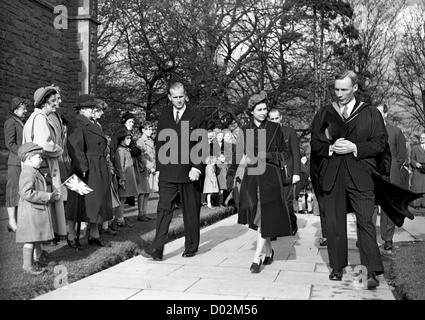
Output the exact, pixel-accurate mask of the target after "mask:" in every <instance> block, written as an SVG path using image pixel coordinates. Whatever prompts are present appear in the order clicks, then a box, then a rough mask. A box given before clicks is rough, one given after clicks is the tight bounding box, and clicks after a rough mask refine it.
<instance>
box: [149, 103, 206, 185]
mask: <svg viewBox="0 0 425 320" xmlns="http://www.w3.org/2000/svg"><path fill="white" fill-rule="evenodd" d="M198 129H199V130H198ZM157 132H158V134H157V135H156V138H155V139H156V143H155V148H156V170H157V171H159V180H160V181H162V180H164V181H168V182H172V183H190V182H192V181H191V180H190V179H189V176H188V175H189V171H190V170H191V168H196V169H198V170H199V171H200V172H201V174H203V173H204V170H205V158H206V157H207V156H208V155H209V149H210V147H209V144H208V133H207V123H206V121H205V117H204V116H202V115H201V114H200V113H198V112H196V111H194V110H193V109H191V108H190V107H188V106H186V110H185V112H184V113H183V115H182V116H181V118H180V121H179V123H178V124H176V123H175V121H174V117H173V108H172V107H171V108H170V107H168V108H167V110H165V111H164V112H163V114H162V115H161V116H160V118H159V120H158V126H157ZM195 148H196V149H195ZM201 149H202V150H201ZM170 161H171V162H170Z"/></svg>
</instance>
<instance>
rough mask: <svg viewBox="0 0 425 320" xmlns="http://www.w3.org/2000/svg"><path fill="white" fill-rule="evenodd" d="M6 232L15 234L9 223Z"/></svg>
mask: <svg viewBox="0 0 425 320" xmlns="http://www.w3.org/2000/svg"><path fill="white" fill-rule="evenodd" d="M7 231H9V232H16V228H13V227H12V226H11V225H10V223H8V224H7Z"/></svg>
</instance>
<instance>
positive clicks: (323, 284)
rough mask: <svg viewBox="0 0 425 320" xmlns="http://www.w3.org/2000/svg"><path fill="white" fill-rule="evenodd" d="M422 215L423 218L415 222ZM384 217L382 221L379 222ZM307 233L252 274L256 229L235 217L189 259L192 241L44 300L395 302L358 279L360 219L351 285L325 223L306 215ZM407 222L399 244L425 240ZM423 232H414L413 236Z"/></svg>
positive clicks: (352, 235) (302, 228) (383, 286)
mask: <svg viewBox="0 0 425 320" xmlns="http://www.w3.org/2000/svg"><path fill="white" fill-rule="evenodd" d="M415 218H422V217H415ZM378 220H379V219H378ZM298 221H299V222H300V223H299V232H298V234H297V235H296V236H294V237H284V238H278V239H277V240H276V241H273V242H272V246H273V248H274V251H275V259H274V261H273V263H272V264H271V265H267V266H262V267H261V272H260V273H259V274H252V273H251V272H250V271H249V266H250V264H251V263H252V258H253V255H254V252H255V242H256V237H257V235H256V232H255V231H253V230H251V229H248V228H247V227H246V226H241V225H238V224H237V216H236V215H233V216H230V217H228V218H226V219H224V220H221V221H219V222H217V223H215V224H214V225H212V226H209V227H206V228H203V229H202V230H201V243H200V248H199V252H198V254H197V255H196V256H195V257H193V258H183V257H181V253H182V252H183V249H184V238H180V239H176V240H174V241H172V242H170V243H168V244H166V246H165V249H164V260H163V261H154V260H153V259H150V258H146V257H143V256H137V257H134V258H132V259H129V260H127V261H124V262H122V263H120V264H118V265H116V266H114V267H111V268H109V269H107V270H104V271H102V272H99V273H97V274H94V275H92V276H90V277H87V278H85V279H83V280H80V281H78V282H76V283H73V284H71V285H69V286H67V287H64V288H61V289H58V290H55V291H52V292H50V293H47V294H45V295H42V296H40V297H38V298H36V300H43V299H83V300H84V299H93V298H94V297H96V299H102V300H107V299H115V300H126V299H129V300H276V299H281V300H288V299H290V300H322V299H326V300H329V299H335V300H346V299H347V300H375V299H377V300H394V299H395V298H394V296H393V294H392V292H391V288H390V287H389V286H388V284H387V283H386V281H385V278H384V277H383V276H379V277H378V278H379V280H380V286H379V287H378V288H377V289H375V290H363V289H362V288H361V284H359V282H358V276H357V269H356V268H358V267H357V266H358V265H359V264H360V257H359V253H358V249H357V247H356V246H355V242H356V236H357V232H356V224H355V217H354V216H353V215H351V214H349V215H347V231H348V235H349V240H348V247H349V252H348V259H349V266H348V267H347V268H345V274H344V276H343V281H330V280H329V277H328V276H329V272H330V268H329V265H328V261H329V258H328V253H327V249H326V247H320V246H319V245H318V240H319V238H320V236H321V235H320V218H319V217H318V216H314V215H310V214H299V215H298ZM415 222H416V223H414V224H413V223H410V222H409V221H406V223H405V227H406V229H404V228H397V230H396V235H395V237H394V241H395V242H396V241H404V240H400V239H408V238H409V237H410V238H413V239H417V238H416V237H417V236H418V235H419V236H420V235H422V232H425V229H421V228H422V227H420V226H418V224H419V223H420V224H424V225H425V220H424V219H417V220H416V221H415ZM413 231H414V232H415V233H413V234H412V233H410V232H413Z"/></svg>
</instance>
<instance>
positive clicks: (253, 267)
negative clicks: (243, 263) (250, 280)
mask: <svg viewBox="0 0 425 320" xmlns="http://www.w3.org/2000/svg"><path fill="white" fill-rule="evenodd" d="M261 263H262V261H261V260H260V263H255V262H253V263H252V264H251V267H250V268H249V270H251V272H252V273H259V272H260V267H261Z"/></svg>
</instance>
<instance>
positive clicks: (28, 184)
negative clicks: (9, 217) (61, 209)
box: [16, 142, 60, 275]
mask: <svg viewBox="0 0 425 320" xmlns="http://www.w3.org/2000/svg"><path fill="white" fill-rule="evenodd" d="M42 153H43V148H42V147H41V146H39V145H37V144H35V143H33V142H28V143H25V144H23V145H21V147H19V149H18V157H19V159H20V160H21V161H22V163H23V164H22V172H21V174H20V176H19V196H20V199H19V204H18V217H19V219H18V228H17V230H16V242H17V243H24V246H23V252H22V256H23V265H22V268H23V270H24V272H26V273H28V274H31V275H40V274H42V273H43V272H44V271H46V269H44V268H43V267H42V266H41V265H39V264H38V263H36V262H34V260H33V259H34V250H35V249H36V247H38V248H39V249H41V245H40V244H41V243H42V242H44V241H50V240H52V239H53V238H54V233H53V225H52V218H51V215H50V210H49V204H50V203H51V202H54V201H56V200H59V199H60V194H59V193H57V192H53V193H52V192H48V191H47V190H48V189H47V184H46V180H45V179H44V177H43V175H42V174H41V173H40V172H39V171H38V169H39V168H40V165H41V163H42V161H43V159H42V158H41V154H42ZM40 254H41V252H40ZM35 256H38V255H37V252H36V254H35Z"/></svg>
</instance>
